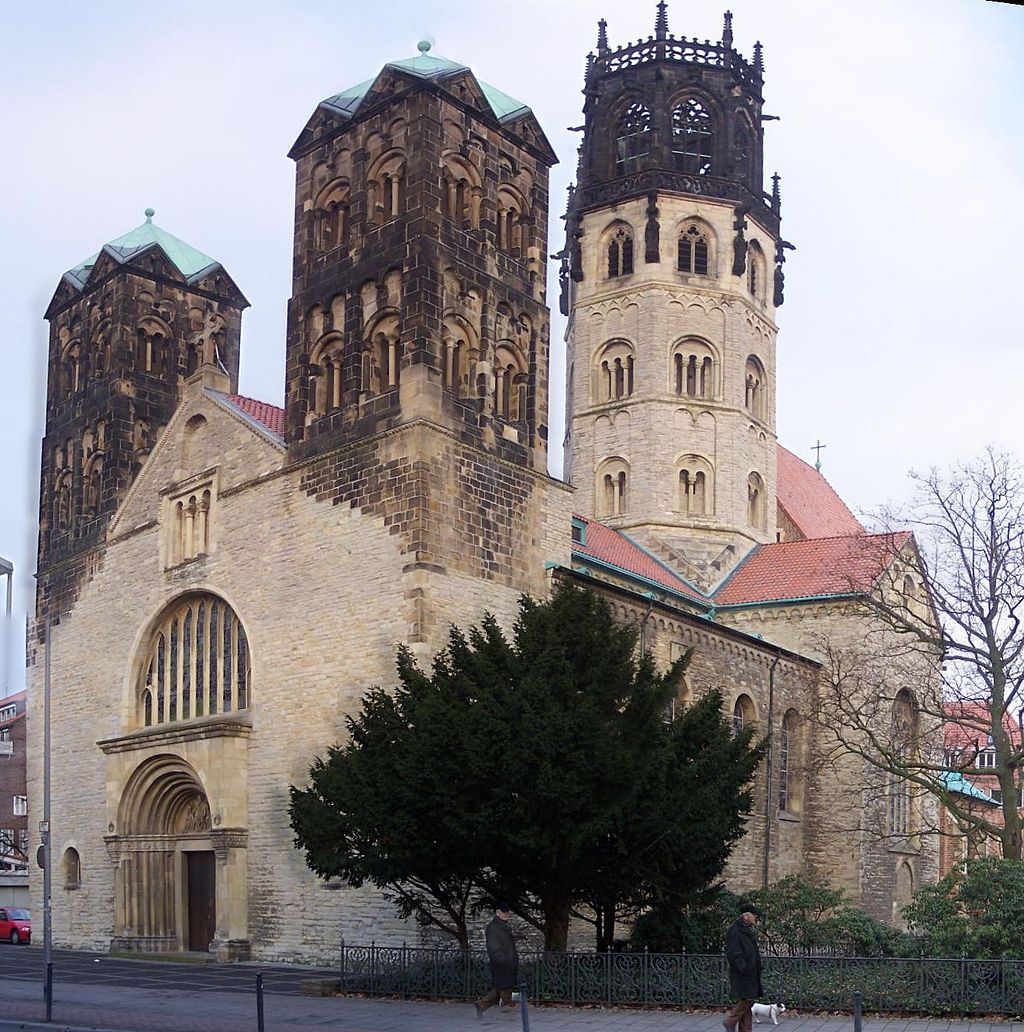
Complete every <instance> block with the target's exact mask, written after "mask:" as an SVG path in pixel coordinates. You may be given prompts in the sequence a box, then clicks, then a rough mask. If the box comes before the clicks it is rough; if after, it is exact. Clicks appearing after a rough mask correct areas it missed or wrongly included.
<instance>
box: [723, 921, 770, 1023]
mask: <svg viewBox="0 0 1024 1032" xmlns="http://www.w3.org/2000/svg"><path fill="white" fill-rule="evenodd" d="M760 916H761V911H760V910H758V909H757V907H755V906H753V905H752V904H749V903H745V904H744V905H743V906H742V907H740V916H739V917H738V918H737V919H736V920H735V921H734V922H733V924H732V926H731V927H730V928H729V931H728V932H726V934H725V956H726V959H727V960H728V961H729V988H730V990H731V991H732V998H733V1000H734V1001H735V1002H734V1003H733V1005H732V1007H730V1008H729V1011H728V1013H727V1014H726V1015H725V1020H724V1021H723V1022H722V1024H723V1025H724V1026H725V1030H726V1032H736V1030H737V1028H738V1029H739V1032H750V1029H751V1025H752V1024H753V1022H752V1018H751V1013H750V1009H751V1008H752V1007H753V1006H754V1001H755V1000H757V999H758V997H760V996H761V995H762V993H763V992H764V989H763V988H762V986H761V951H760V950H759V949H758V948H757V938H756V936H755V935H754V926H755V925H756V924H757V919H758V918H759V917H760Z"/></svg>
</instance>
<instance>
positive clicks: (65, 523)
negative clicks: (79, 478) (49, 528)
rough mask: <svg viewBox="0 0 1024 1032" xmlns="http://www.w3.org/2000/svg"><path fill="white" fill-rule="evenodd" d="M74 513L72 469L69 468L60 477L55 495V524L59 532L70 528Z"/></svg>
mask: <svg viewBox="0 0 1024 1032" xmlns="http://www.w3.org/2000/svg"><path fill="white" fill-rule="evenodd" d="M72 514H73V509H72V498H71V471H70V470H69V469H68V470H65V471H64V472H63V473H62V474H61V475H60V476H59V477H58V479H57V483H56V487H55V489H54V495H53V525H54V527H55V528H56V529H57V531H58V532H59V533H64V532H65V531H66V530H68V529H70V527H71V517H72Z"/></svg>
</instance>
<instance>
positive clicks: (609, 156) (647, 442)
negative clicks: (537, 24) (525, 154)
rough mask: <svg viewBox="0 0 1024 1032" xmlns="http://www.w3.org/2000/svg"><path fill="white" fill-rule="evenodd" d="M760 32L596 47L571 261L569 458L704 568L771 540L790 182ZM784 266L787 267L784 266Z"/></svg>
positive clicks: (659, 537)
mask: <svg viewBox="0 0 1024 1032" xmlns="http://www.w3.org/2000/svg"><path fill="white" fill-rule="evenodd" d="M762 75H763V61H762V52H761V45H760V44H756V45H755V48H754V58H753V61H752V62H748V61H747V60H745V59H744V58H743V57H741V56H740V54H738V53H737V52H736V50H735V49H734V48H733V35H732V15H731V14H730V13H726V15H725V22H724V29H723V33H722V39H721V41H720V42H718V43H710V42H707V41H705V42H699V41H697V40H689V39H685V38H680V37H675V36H671V35H669V32H668V18H667V13H666V5H665V4H664V3H659V4H658V13H657V19H656V26H655V34H654V35H653V36H650V37H648V38H647V39H646V40H641V41H639V42H637V43H631V44H627V45H626V46H623V47H620V48H619V49H617V50H613V49H611V48H610V47H609V45H608V40H607V34H606V26H605V23H604V21H601V22H600V24H599V31H598V44H597V50H596V53H592V54H591V55H590V56H589V57H588V61H587V72H586V85H585V89H584V91H583V92H584V97H585V103H584V116H585V118H584V125H583V141H582V144H581V147H580V155H579V169H578V182H577V184H576V187H575V188H574V189H572V188H570V199H569V211H568V216H567V241H566V248H565V251H564V252H563V256H562V257H563V264H562V309H563V312H564V314H566V315H568V316H569V325H568V330H567V341H568V368H567V393H568V399H567V409H568V413H567V427H568V432H567V435H566V474H567V476H568V478H569V479H570V480H571V481H572V483H573V484H574V485H575V487H576V488H577V491H578V494H577V505H578V507H579V508H580V509H581V510H582V512H583V513H584V514H585V515H588V516H592V517H596V518H598V519H601V520H602V521H604V522H607V523H608V524H609V525H611V526H614V527H616V528H619V529H622V530H626V531H628V532H629V533H630V534H631V535H633V536H635V537H636V538H638V539H639V540H640V541H642V542H643V543H644V544H646V545H647V546H648V547H649V548H651V549H652V550H653V551H655V552H656V554H659V555H661V556H663V557H664V558H665V559H666V560H671V561H672V562H673V563H676V564H680V565H681V566H682V568H683V569H685V570H686V571H688V573H689V575H690V576H691V577H692V578H693V579H694V580H695V581H697V582H698V583H701V584H703V585H708V584H711V583H714V582H715V581H717V580H719V579H720V578H721V577H722V576H723V575H724V574H725V573H726V572H727V571H728V569H729V568H730V567H731V566H732V565H733V564H734V563H735V561H736V560H737V559H738V558H739V557H740V556H741V555H743V554H745V553H746V552H747V551H748V550H749V548H750V546H752V545H754V544H756V543H759V542H767V541H773V540H775V535H776V527H775V522H776V515H775V497H776V439H775V337H776V324H775V311H776V308H777V307H778V306H779V305H780V304H781V303H782V262H783V260H784V256H785V255H784V252H785V248H786V247H787V246H788V245H786V244H785V243H784V242H783V241H782V239H781V237H780V234H779V208H780V205H779V189H778V178H777V177H774V188H773V190H772V193H771V194H766V193H764V191H763V189H762V141H763V133H762V94H761V88H762ZM773 266H774V269H773Z"/></svg>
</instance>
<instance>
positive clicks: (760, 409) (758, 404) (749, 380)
mask: <svg viewBox="0 0 1024 1032" xmlns="http://www.w3.org/2000/svg"><path fill="white" fill-rule="evenodd" d="M766 390H767V383H766V379H765V372H764V365H763V364H762V362H761V360H760V359H759V358H758V357H757V356H756V355H750V356H749V357H748V358H747V361H746V365H745V366H744V370H743V405H744V407H745V408H746V410H747V412H749V413H750V415H752V416H753V417H754V418H755V419H760V420H761V421H762V422H763V421H764V414H765V391H766Z"/></svg>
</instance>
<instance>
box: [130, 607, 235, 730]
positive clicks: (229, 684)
mask: <svg viewBox="0 0 1024 1032" xmlns="http://www.w3.org/2000/svg"><path fill="white" fill-rule="evenodd" d="M251 701H252V668H251V662H250V656H249V643H248V639H247V638H246V634H245V629H244V628H243V627H242V624H241V621H239V619H238V617H237V616H236V615H235V612H234V610H233V609H232V608H231V607H230V606H229V605H228V604H227V603H226V602H225V601H224V600H223V599H221V598H218V597H217V596H216V595H212V594H209V593H205V592H203V593H196V594H192V595H187V596H185V597H184V598H182V599H179V600H178V601H177V602H175V603H174V604H173V605H172V606H170V607H169V608H168V610H167V611H166V612H165V614H164V615H163V616H162V617H161V618H160V620H159V621H158V622H157V625H156V627H155V628H154V629H153V631H152V632H151V634H150V635H149V638H148V639H147V641H146V644H145V646H144V652H143V655H142V662H141V665H140V667H139V678H138V682H137V686H136V691H135V705H136V722H137V724H138V726H140V727H151V726H153V725H156V724H166V723H177V722H179V721H183V720H195V719H198V718H200V717H206V716H213V715H215V714H218V713H225V714H226V713H236V712H238V711H240V710H244V709H246V708H248V706H249V705H250V704H251Z"/></svg>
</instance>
